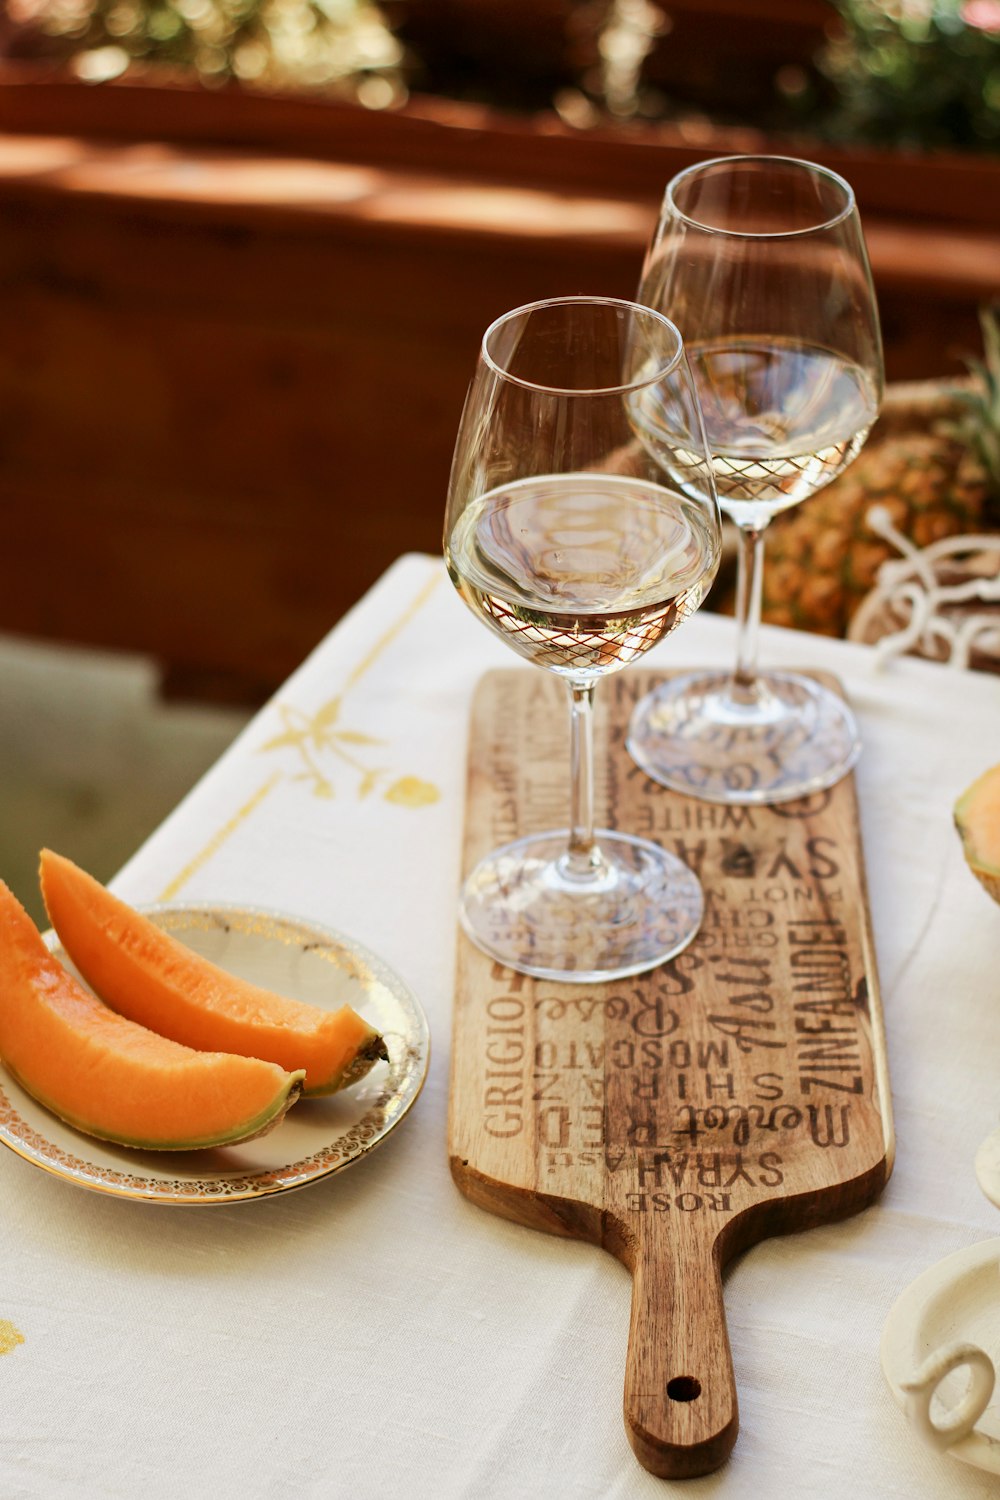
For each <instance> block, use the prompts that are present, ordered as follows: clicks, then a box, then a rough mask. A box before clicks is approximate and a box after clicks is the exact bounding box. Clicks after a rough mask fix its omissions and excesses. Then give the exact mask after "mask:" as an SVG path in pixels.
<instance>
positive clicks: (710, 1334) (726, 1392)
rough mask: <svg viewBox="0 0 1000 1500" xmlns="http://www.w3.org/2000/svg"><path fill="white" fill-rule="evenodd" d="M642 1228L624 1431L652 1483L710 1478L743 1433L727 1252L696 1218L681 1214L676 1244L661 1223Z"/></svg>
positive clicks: (653, 1219)
mask: <svg viewBox="0 0 1000 1500" xmlns="http://www.w3.org/2000/svg"><path fill="white" fill-rule="evenodd" d="M662 1217H663V1218H666V1215H663V1216H662ZM642 1219H643V1221H645V1222H644V1224H643V1227H642V1228H641V1229H640V1230H639V1234H638V1238H637V1240H636V1242H635V1249H634V1258H633V1264H632V1317H631V1324H630V1327H629V1342H628V1360H627V1363H626V1369H625V1426H626V1429H627V1431H628V1435H629V1441H630V1442H631V1444H632V1447H633V1448H634V1450H635V1454H636V1457H637V1458H638V1459H639V1462H640V1463H641V1464H642V1465H643V1467H644V1468H646V1469H648V1470H649V1471H650V1472H651V1473H653V1474H657V1475H659V1476H660V1477H661V1478H666V1479H684V1478H688V1477H691V1476H693V1475H696V1474H708V1473H710V1472H711V1471H712V1470H713V1469H717V1468H718V1467H719V1466H720V1464H723V1463H724V1462H725V1460H726V1459H727V1458H728V1456H729V1453H730V1450H731V1449H732V1446H733V1444H734V1443H735V1441H736V1433H737V1431H738V1428H739V1412H738V1406H737V1399H736V1381H735V1378H734V1376H733V1361H732V1355H731V1354H730V1350H729V1333H728V1330H727V1328H726V1314H725V1307H724V1304H723V1298H722V1272H721V1266H720V1258H719V1252H718V1246H717V1244H716V1243H715V1240H714V1237H711V1236H709V1235H708V1234H707V1233H706V1232H705V1230H703V1229H702V1228H701V1227H700V1225H701V1224H703V1223H704V1220H702V1219H700V1216H697V1217H696V1215H695V1214H691V1215H684V1217H683V1218H682V1217H681V1214H680V1213H678V1214H677V1217H676V1219H675V1222H674V1223H673V1225H672V1226H671V1230H670V1238H669V1239H668V1234H667V1230H666V1227H665V1226H664V1225H663V1224H662V1222H661V1216H660V1215H659V1214H648V1215H647V1214H644V1215H642Z"/></svg>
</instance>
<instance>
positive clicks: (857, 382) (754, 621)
mask: <svg viewBox="0 0 1000 1500" xmlns="http://www.w3.org/2000/svg"><path fill="white" fill-rule="evenodd" d="M638 300H639V301H640V302H645V303H648V304H649V305H650V306H652V307H656V308H660V309H662V310H663V311H664V312H665V313H667V314H669V316H670V317H671V318H672V319H673V320H674V321H675V322H676V323H677V325H678V326H679V328H680V329H681V331H682V333H683V335H684V338H685V341H686V345H687V356H688V361H689V364H690V368H691V372H692V375H693V376H694V380H695V385H696V387H697V391H698V396H699V398H700V403H701V408H702V412H703V415H704V419H705V430H706V434H707V437H708V446H709V449H710V451H711V457H712V468H713V471H714V475H715V481H716V486H717V490H718V499H719V505H720V507H721V508H722V510H723V512H724V513H725V514H726V515H727V516H728V517H729V518H730V520H732V521H734V522H735V523H736V527H737V535H738V537H739V559H738V576H737V587H736V615H737V630H738V637H737V651H736V665H735V669H734V670H733V671H732V672H731V673H727V672H712V673H703V672H702V673H689V674H684V675H681V676H679V677H675V678H674V679H672V680H671V681H670V682H668V683H665V684H663V685H662V686H660V687H658V688H656V689H655V690H654V691H653V692H652V693H651V694H649V695H648V696H647V697H646V698H645V699H643V701H642V702H641V703H639V704H638V705H637V707H636V710H635V713H634V715H633V718H632V723H631V727H630V731H629V740H628V746H629V750H630V752H631V754H632V756H633V758H634V759H635V760H636V761H637V762H638V764H639V765H640V766H641V767H642V768H643V770H644V771H646V772H647V773H648V774H649V775H650V776H652V777H654V778H655V779H656V780H657V781H660V782H662V783H663V784H664V785H665V786H668V787H672V788H674V789H675V790H679V791H684V792H689V793H692V794H693V795H695V796H698V797H703V798H706V799H708V800H709V801H715V802H738V803H772V802H784V801H788V800H789V799H791V798H794V797H800V796H804V795H806V794H807V793H810V792H815V791H819V790H821V789H822V788H824V787H827V786H830V785H832V784H833V783H834V782H835V781H838V780H839V779H840V777H841V776H843V775H845V773H846V772H847V771H849V770H850V768H851V766H852V765H853V764H854V762H855V760H856V759H857V756H858V753H859V751H860V740H859V738H858V730H857V725H856V723H855V720H854V716H853V714H852V713H851V711H850V709H849V708H848V706H847V705H846V703H845V702H844V701H843V699H842V698H840V697H839V695H837V694H836V693H834V692H832V691H830V690H829V689H828V688H826V687H823V686H822V685H821V684H819V683H818V682H816V681H814V680H813V679H812V678H810V677H806V676H802V675H798V674H794V673H788V672H780V673H779V672H767V673H765V674H759V673H758V671H757V635H758V626H759V623H760V605H761V582H762V570H763V562H764V530H765V528H766V526H767V524H768V522H769V521H770V520H771V518H772V517H773V516H775V515H776V514H777V513H778V512H779V511H782V510H785V509H786V508H787V507H788V506H791V505H797V504H798V503H799V502H800V501H802V500H806V499H808V497H809V496H810V495H812V494H814V493H815V491H816V490H818V489H820V488H821V487H822V486H823V485H825V484H829V482H830V481H831V480H832V479H834V478H835V477H836V476H837V475H838V474H839V473H840V472H841V470H842V469H844V468H845V467H846V465H847V464H849V463H850V461H851V459H852V458H854V456H855V454H856V453H857V452H858V450H859V449H860V447H861V445H862V443H863V442H864V440H865V438H866V436H867V434H868V430H869V428H870V427H871V425H872V422H873V421H874V420H875V416H876V414H877V412H878V408H879V403H880V401H881V396H882V345H881V337H880V333H879V322H878V311H877V308H876V304H875V294H874V290H873V287H872V280H871V272H870V269H869V265H868V256H867V253H866V251H865V243H864V238H863V236H862V233H861V225H860V221H859V218H858V213H857V208H856V206H855V202H854V194H853V193H852V191H851V188H850V187H849V186H848V184H847V183H846V182H845V181H844V180H843V178H842V177H839V176H838V175H837V174H836V173H835V172H830V171H827V170H826V168H824V167H819V166H815V165H814V164H813V163H812V162H805V161H796V160H793V159H791V158H788V157H778V156H737V157H729V158H721V159H716V160H713V161H707V162H703V163H701V164H699V165H698V166H694V167H690V168H688V170H687V171H684V172H681V173H679V174H678V176H676V177H675V178H674V179H673V181H672V182H671V183H670V184H669V186H668V187H667V192H666V197H665V200H664V205H663V210H662V212H661V214H660V220H659V224H658V226H657V229H656V233H655V235H654V238H653V241H652V244H651V245H650V248H649V251H648V253H647V256H646V261H645V265H644V267H643V273H642V279H641V282H640V287H639V292H638ZM663 462H664V465H665V468H666V470H667V472H668V473H669V474H670V475H671V476H672V477H673V478H674V480H675V482H676V483H677V484H678V485H679V486H680V487H681V488H682V490H684V491H685V492H689V486H690V482H691V475H692V472H693V471H691V470H690V469H689V468H688V456H687V453H686V450H685V448H684V440H683V436H682V435H681V434H678V435H677V438H676V440H674V439H673V438H672V437H671V435H670V434H665V435H664V442H663Z"/></svg>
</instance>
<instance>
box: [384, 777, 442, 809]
mask: <svg viewBox="0 0 1000 1500" xmlns="http://www.w3.org/2000/svg"><path fill="white" fill-rule="evenodd" d="M440 798H441V793H440V792H439V791H438V789H437V787H436V786H433V785H432V783H431V782H429V781H421V780H420V777H419V776H401V777H400V778H399V780H398V781H394V782H393V784H392V786H391V787H390V788H389V790H388V791H387V792H386V794H385V800H386V801H387V802H395V803H397V804H398V806H400V807H427V806H428V805H429V804H430V803H431V802H438V801H440Z"/></svg>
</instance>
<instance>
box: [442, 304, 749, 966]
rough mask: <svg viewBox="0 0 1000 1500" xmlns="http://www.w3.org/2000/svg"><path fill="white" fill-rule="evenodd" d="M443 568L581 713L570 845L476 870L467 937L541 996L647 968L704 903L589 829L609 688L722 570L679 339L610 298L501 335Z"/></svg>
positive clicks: (636, 852)
mask: <svg viewBox="0 0 1000 1500" xmlns="http://www.w3.org/2000/svg"><path fill="white" fill-rule="evenodd" d="M642 401H646V402H647V403H648V404H649V406H650V407H651V408H654V409H655V410H656V411H657V412H658V413H659V414H660V416H661V418H662V419H663V420H669V422H670V424H671V430H672V431H675V432H677V433H680V434H682V436H683V448H684V455H685V456H684V458H683V459H680V460H678V463H679V465H680V467H682V468H683V470H684V481H685V488H681V486H680V485H679V484H678V483H676V482H672V481H671V479H670V477H669V476H667V475H666V474H664V472H663V470H662V468H661V466H660V463H659V461H658V458H657V457H656V455H655V454H654V453H653V452H652V451H651V447H650V444H649V442H648V440H647V435H646V433H645V431H644V428H643V423H642V421H641V420H639V419H638V418H637V412H638V411H639V408H640V405H641V402H642ZM694 471H697V472H694ZM444 550H445V560H446V563H447V566H448V571H449V574H450V575H451V578H452V581H453V582H454V584H455V587H456V588H457V589H458V592H459V593H460V594H461V596H462V598H463V599H464V600H465V602H466V603H467V604H468V605H469V607H470V609H472V610H473V612H474V613H475V614H476V615H477V616H478V618H479V619H481V620H482V621H483V623H484V624H486V625H487V626H488V627H489V628H490V629H491V630H493V631H494V632H495V633H496V634H497V635H498V636H500V638H501V639H502V640H504V641H505V642H506V643H507V644H508V645H509V646H510V647H511V648H512V650H514V651H516V652H517V653H518V654H519V655H520V656H523V657H525V658H527V659H528V660H529V661H531V662H533V663H535V664H536V665H538V666H541V667H544V668H546V669H547V670H549V671H551V672H554V673H556V674H557V675H559V676H561V677H563V678H564V679H565V681H566V682H567V685H568V689H569V697H570V706H571V719H570V723H571V748H570V763H571V778H570V779H571V792H570V809H569V811H570V816H569V826H568V828H566V829H562V830H556V831H554V832H551V833H543V834H539V835H533V836H531V837H528V838H524V839H520V840H518V841H517V842H515V843H513V844H510V845H507V846H506V847H504V848H502V849H499V850H496V851H494V853H493V854H491V855H489V856H488V857H487V858H486V859H485V860H483V861H482V862H481V863H480V865H478V866H477V868H476V869H475V870H474V871H473V872H472V874H471V875H470V876H469V878H468V880H467V881H466V884H465V887H464V889H463V893H462V898H461V905H460V911H461V917H462V922H463V925H464V927H465V929H466V931H467V932H468V934H469V936H470V937H471V938H472V939H473V941H474V942H476V943H477V944H478V945H479V946H480V947H481V948H483V949H484V950H485V951H486V952H488V953H489V954H491V955H492V956H493V957H494V958H496V959H498V960H500V962H502V963H505V964H507V965H508V966H509V967H511V968H514V969H518V970H521V971H522V972H524V973H528V974H534V975H537V976H540V977H544V978H560V979H569V980H577V981H581V982H587V981H598V980H604V979H613V978H617V977H621V976H623V975H626V974H636V973H640V972H642V971H644V970H646V969H650V968H653V967H654V966H655V965H656V964H658V963H662V962H664V961H665V960H666V959H668V958H670V957H672V956H673V955H674V954H675V953H678V952H680V950H681V949H682V948H683V947H685V946H686V944H687V943H689V942H690V941H691V939H692V938H693V937H694V935H695V933H696V932H697V930H698V925H699V923H700V920H701V913H702V907H703V901H702V895H701V889H700V887H699V885H698V882H697V880H696V879H695V877H694V875H693V874H692V873H691V871H690V870H688V869H687V867H686V866H684V865H683V864H681V863H680V861H678V860H677V859H675V858H674V857H673V856H672V855H669V854H667V853H665V851H663V850H662V849H660V848H659V846H658V845H656V844H653V843H649V842H646V841H644V840H642V839H638V838H634V837H632V836H631V835H628V834H623V833H619V832H612V831H610V830H607V829H604V830H595V828H594V814H593V781H594V763H593V738H592V716H593V697H594V687H595V684H596V683H597V681H598V679H599V678H600V677H603V676H605V675H606V674H607V673H609V672H615V671H619V670H620V669H621V668H623V667H626V666H628V665H629V663H630V662H632V661H635V660H637V659H638V658H639V657H640V656H642V655H643V654H644V653H645V652H646V651H648V650H649V649H650V648H651V647H652V646H655V645H656V644H657V643H658V642H659V641H661V640H662V639H663V638H664V637H665V636H666V635H668V634H670V632H671V631H673V630H675V629H676V627H677V626H678V625H679V624H680V623H681V622H682V621H683V620H684V619H685V618H686V616H687V615H689V614H690V613H691V612H692V611H693V610H695V609H696V608H697V607H698V605H699V604H700V603H701V601H702V599H703V598H704V596H705V594H706V592H707V591H708V588H709V587H710V585H711V582H712V579H713V577H714V576H715V572H716V569H717V567H718V562H719V553H720V524H719V514H718V508H717V505H716V502H715V497H714V487H713V482H712V476H711V472H710V470H709V467H708V458H707V452H706V449H705V444H704V436H703V431H702V424H701V418H700V413H699V411H698V407H697V401H696V399H695V396H694V387H693V383H692V381H691V378H690V374H689V372H688V369H687V365H686V362H685V358H684V350H683V344H682V342H681V339H680V336H679V334H678V333H677V330H676V328H674V326H673V325H672V324H671V323H670V322H669V321H668V320H667V319H666V318H664V317H663V316H662V315H661V314H659V313H657V312H655V311H652V310H650V309H649V308H644V307H639V306H637V305H635V304H633V303H628V302H620V301H616V300H613V299H608V298H585V297H575V298H564V299H560V300H556V301H548V302H542V303H537V304H533V305H531V306H529V307H525V308H518V309H516V310H515V311H514V312H511V313H508V314H507V315H506V316H505V317H503V318H500V319H498V321H497V322H496V323H494V324H493V325H492V326H491V327H490V328H489V329H488V330H487V332H486V335H485V337H484V339H483V345H482V351H481V354H480V358H479V362H478V365H477V369H476V373H475V376H474V379H473V382H472V385H471V387H470V391H469V395H468V399H467V401H466V405H465V411H464V413H463V417H462V423H461V427H460V430H459V435H458V441H457V444H456V450H455V458H454V462H453V465H452V475H451V482H450V486H449V496H448V509H447V515H446V520H445V537H444Z"/></svg>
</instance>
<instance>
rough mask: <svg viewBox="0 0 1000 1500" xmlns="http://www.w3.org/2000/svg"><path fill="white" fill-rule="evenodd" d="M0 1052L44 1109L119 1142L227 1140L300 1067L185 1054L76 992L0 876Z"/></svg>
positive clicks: (294, 1090)
mask: <svg viewBox="0 0 1000 1500" xmlns="http://www.w3.org/2000/svg"><path fill="white" fill-rule="evenodd" d="M0 1058H2V1059H3V1062H4V1065H5V1066H6V1067H7V1069H8V1070H9V1071H10V1072H11V1073H12V1074H13V1075H14V1077H15V1078H17V1079H18V1081H19V1082H20V1083H21V1084H22V1085H23V1087H24V1088H25V1089H26V1090H27V1092H28V1093H29V1094H32V1095H33V1096H34V1098H36V1099H37V1100H38V1101H39V1103H40V1104H44V1105H45V1107H46V1108H47V1109H50V1110H51V1111H52V1112H53V1114H56V1115H58V1116H59V1117H60V1118H61V1119H63V1120H65V1121H66V1122H67V1123H68V1124H70V1125H73V1126H75V1128H76V1129H78V1130H82V1131H84V1132H85V1133H86V1134H88V1135H94V1136H99V1137H101V1138H102V1139H104V1140H109V1141H115V1142H117V1143H118V1144H120V1145H123V1146H138V1147H143V1148H146V1149H149V1150H161V1151H188V1150H193V1149H195V1148H202V1147H206V1146H227V1145H235V1144H236V1143H237V1142H239V1141H245V1140H249V1139H250V1138H251V1137H252V1136H256V1135H261V1134H263V1133H264V1131H265V1130H268V1129H270V1128H271V1127H272V1126H274V1125H276V1124H277V1123H278V1121H279V1120H280V1119H281V1118H282V1116H283V1115H284V1113H285V1111H286V1110H287V1109H288V1107H289V1105H290V1104H292V1103H294V1101H295V1099H296V1098H297V1097H298V1095H299V1093H300V1091H301V1084H302V1074H301V1073H291V1074H290V1073H287V1072H285V1071H284V1070H283V1069H282V1068H279V1067H276V1066H275V1064H274V1063H268V1062H260V1061H258V1060H256V1059H253V1058H247V1057H232V1056H228V1055H226V1054H222V1053H213V1052H195V1051H193V1050H192V1049H191V1048H190V1047H182V1046H181V1045H180V1044H179V1043H178V1042H171V1041H168V1040H167V1039H166V1038H165V1037H162V1036H156V1035H155V1034H154V1033H153V1032H151V1031H147V1030H145V1028H144V1027H142V1026H137V1025H136V1024H135V1022H134V1021H128V1020H126V1019H125V1017H124V1016H120V1015H117V1014H116V1013H115V1012H114V1011H113V1010H109V1009H108V1007H107V1006H106V1005H104V1004H102V1003H101V1001H100V1000H98V999H96V998H95V996H93V995H92V994H90V993H89V991H88V990H85V989H84V987H83V986H82V985H81V984H79V983H78V982H77V980H75V979H74V978H73V977H72V976H71V975H70V974H68V973H67V972H66V970H65V969H64V968H63V966H62V965H61V964H60V963H59V961H58V960H57V959H56V958H55V957H54V956H53V954H51V953H50V952H49V950H48V948H46V946H45V944H44V942H43V941H42V938H41V936H40V934H39V932H38V931H37V929H36V927H35V924H34V923H33V922H32V920H31V918H30V917H29V916H28V914H27V912H26V911H25V910H24V908H23V907H22V906H21V905H20V903H19V902H18V901H17V899H16V898H15V896H14V895H13V894H12V893H11V891H10V890H8V888H7V886H5V885H4V884H3V882H2V881H0Z"/></svg>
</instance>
